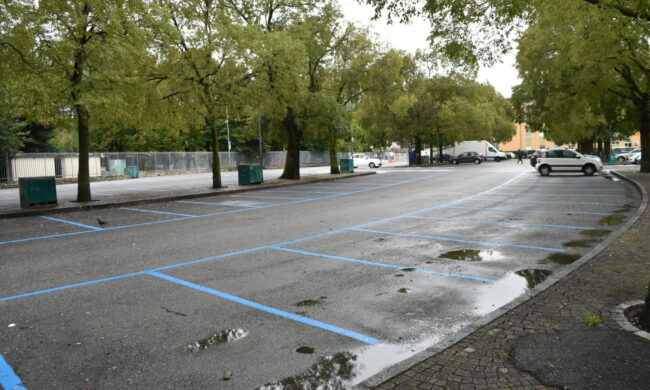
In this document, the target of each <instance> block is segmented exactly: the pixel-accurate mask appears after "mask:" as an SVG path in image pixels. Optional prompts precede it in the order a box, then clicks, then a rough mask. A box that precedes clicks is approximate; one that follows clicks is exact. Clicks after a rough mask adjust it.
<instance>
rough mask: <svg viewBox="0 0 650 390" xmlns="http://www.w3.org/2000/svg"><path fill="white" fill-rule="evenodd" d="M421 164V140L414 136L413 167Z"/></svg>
mask: <svg viewBox="0 0 650 390" xmlns="http://www.w3.org/2000/svg"><path fill="white" fill-rule="evenodd" d="M420 164H422V140H421V139H420V137H419V136H417V135H416V136H415V165H420Z"/></svg>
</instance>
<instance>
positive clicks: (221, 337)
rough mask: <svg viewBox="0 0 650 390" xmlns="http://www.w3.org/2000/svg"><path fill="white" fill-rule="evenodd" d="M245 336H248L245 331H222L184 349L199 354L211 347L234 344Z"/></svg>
mask: <svg viewBox="0 0 650 390" xmlns="http://www.w3.org/2000/svg"><path fill="white" fill-rule="evenodd" d="M246 336H248V331H247V330H246V329H224V330H222V331H221V332H218V333H215V334H213V335H212V336H209V337H206V338H204V339H200V340H197V341H195V342H193V343H191V344H189V345H187V346H186V347H185V348H186V349H187V350H188V351H191V352H199V351H204V350H206V349H208V348H210V347H211V346H213V345H217V344H225V343H234V342H235V341H239V340H241V339H243V338H244V337H246Z"/></svg>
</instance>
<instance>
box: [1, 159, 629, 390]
mask: <svg viewBox="0 0 650 390" xmlns="http://www.w3.org/2000/svg"><path fill="white" fill-rule="evenodd" d="M378 172H379V174H377V175H371V176H364V177H358V178H354V179H348V180H338V181H335V182H326V183H312V184H309V185H299V186H293V187H287V188H282V189H277V190H265V191H255V192H248V193H242V194H233V195H229V196H218V197H217V196H214V197H206V198H200V199H192V200H188V201H175V202H167V203H152V204H148V205H140V206H137V207H124V208H115V209H105V210H97V211H94V210H91V211H80V212H72V213H65V214H58V215H47V216H42V217H25V218H18V219H5V220H0V263H1V264H2V270H3V272H2V273H1V274H0V354H2V356H3V357H4V359H5V360H6V362H7V364H8V365H9V366H11V367H12V369H13V371H14V372H15V376H16V377H18V378H20V380H21V381H22V382H23V383H24V384H25V386H26V387H28V388H49V389H59V388H91V389H94V388H102V389H103V388H116V387H119V388H153V387H156V388H179V387H180V388H223V389H230V388H232V389H242V388H244V389H247V388H258V387H262V386H265V385H266V386H265V388H281V387H282V386H281V385H285V386H286V385H289V384H292V383H302V382H305V383H306V382H309V383H321V384H323V383H329V384H330V385H331V386H333V387H337V386H339V387H343V386H349V385H352V384H356V383H359V382H361V381H363V380H365V379H367V378H369V377H371V376H372V375H375V374H377V373H379V372H381V371H382V370H384V369H386V368H387V367H390V366H392V365H395V364H399V363H400V362H402V361H404V360H405V359H407V358H409V357H411V356H413V355H415V354H417V353H418V352H421V351H423V350H425V349H427V348H430V347H435V346H439V345H443V344H444V343H448V342H449V341H450V340H453V339H454V338H455V337H458V335H460V334H462V332H463V330H464V329H466V328H467V327H468V326H471V324H473V323H475V322H476V321H480V320H481V319H482V318H484V317H485V316H487V315H489V314H490V313H492V312H493V311H494V310H496V309H498V308H499V307H502V306H503V305H505V304H507V303H508V302H511V301H512V300H513V299H515V298H517V297H519V296H520V295H522V294H525V293H526V292H527V291H529V290H530V289H531V288H534V287H535V286H536V285H538V284H539V283H541V282H543V281H544V280H545V279H546V278H549V277H552V275H553V273H554V272H556V271H557V270H559V269H560V268H562V267H564V266H566V265H568V264H571V263H573V262H574V261H576V260H577V259H578V258H579V257H580V256H582V255H583V254H585V253H587V252H588V251H589V250H591V249H592V248H593V247H594V246H595V245H597V243H598V242H600V241H602V240H603V239H604V238H605V237H607V235H608V234H609V233H610V232H611V231H613V230H615V229H617V227H618V226H620V224H622V223H623V222H624V221H625V219H626V218H628V216H629V215H631V214H632V213H633V212H634V210H635V209H636V208H637V207H638V203H639V196H638V193H637V192H636V190H634V189H633V188H632V187H631V186H630V185H629V184H626V183H625V182H622V181H618V180H617V179H615V178H612V177H609V176H604V175H597V176H593V177H586V176H583V175H582V174H553V175H551V176H549V177H541V176H539V174H537V173H536V172H535V171H534V170H532V168H530V166H528V165H527V164H524V165H523V166H522V165H519V166H517V165H516V164H515V162H514V161H505V162H501V163H486V164H481V165H478V166H474V165H472V166H459V167H451V166H450V167H446V166H445V167H441V168H428V169H392V170H387V169H383V170H379V171H378ZM98 218H99V220H101V221H103V222H105V224H100V223H99V220H98ZM283 380H284V382H282V381H283Z"/></svg>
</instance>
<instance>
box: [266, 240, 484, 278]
mask: <svg viewBox="0 0 650 390" xmlns="http://www.w3.org/2000/svg"><path fill="white" fill-rule="evenodd" d="M272 248H273V249H276V250H279V251H284V252H292V253H299V254H302V255H307V256H313V257H324V258H327V259H335V260H342V261H349V262H352V263H360V264H367V265H374V266H377V267H383V268H390V269H395V270H401V269H404V268H406V267H405V266H400V265H393V264H385V263H377V262H374V261H368V260H359V259H352V258H349V257H341V256H333V255H326V254H323V253H314V252H307V251H301V250H297V249H289V248H280V247H277V246H274V247H272ZM413 272H419V273H424V274H431V275H438V276H447V277H452V278H459V279H470V280H478V281H481V282H488V283H494V282H496V280H494V279H487V278H480V277H478V276H470V275H463V274H453V273H447V272H436V271H429V270H425V269H420V268H415V269H414V270H413Z"/></svg>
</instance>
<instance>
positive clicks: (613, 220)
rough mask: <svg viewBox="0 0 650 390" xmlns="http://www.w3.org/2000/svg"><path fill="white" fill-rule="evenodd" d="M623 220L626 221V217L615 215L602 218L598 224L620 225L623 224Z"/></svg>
mask: <svg viewBox="0 0 650 390" xmlns="http://www.w3.org/2000/svg"><path fill="white" fill-rule="evenodd" d="M623 220H625V216H624V215H620V214H614V215H608V216H607V217H605V218H602V219H601V220H600V221H598V223H599V224H601V225H618V224H619V223H621V222H623Z"/></svg>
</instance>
